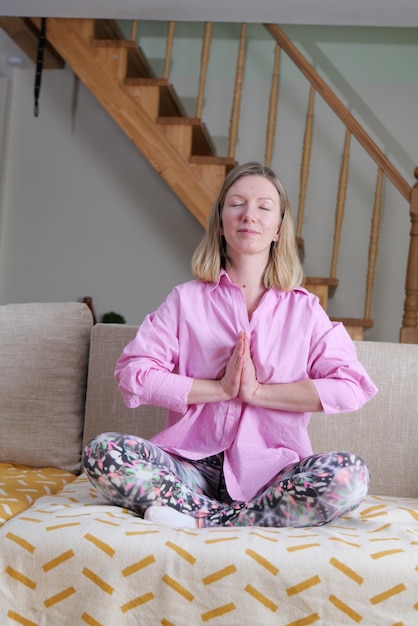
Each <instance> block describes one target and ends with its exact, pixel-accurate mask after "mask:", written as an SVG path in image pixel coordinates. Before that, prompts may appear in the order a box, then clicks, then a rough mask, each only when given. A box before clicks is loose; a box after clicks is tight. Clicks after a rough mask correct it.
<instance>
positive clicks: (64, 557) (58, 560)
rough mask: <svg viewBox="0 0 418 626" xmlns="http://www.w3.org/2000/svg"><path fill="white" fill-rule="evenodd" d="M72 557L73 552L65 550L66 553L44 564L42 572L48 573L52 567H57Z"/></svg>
mask: <svg viewBox="0 0 418 626" xmlns="http://www.w3.org/2000/svg"><path fill="white" fill-rule="evenodd" d="M74 556H75V554H74V551H73V550H67V551H66V552H63V553H62V554H59V555H58V556H57V557H55V559H51V560H50V561H48V562H47V563H44V564H43V565H42V569H43V570H44V572H49V571H50V570H51V569H54V567H58V565H62V564H63V563H65V561H68V560H69V559H72V558H73V557H74Z"/></svg>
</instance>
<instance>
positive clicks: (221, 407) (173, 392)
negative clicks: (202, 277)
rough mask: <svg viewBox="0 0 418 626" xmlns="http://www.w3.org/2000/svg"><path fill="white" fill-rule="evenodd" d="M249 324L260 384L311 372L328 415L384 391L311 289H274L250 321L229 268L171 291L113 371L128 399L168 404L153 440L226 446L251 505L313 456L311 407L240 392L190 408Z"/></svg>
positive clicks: (230, 467) (169, 447)
mask: <svg viewBox="0 0 418 626" xmlns="http://www.w3.org/2000/svg"><path fill="white" fill-rule="evenodd" d="M241 330H244V331H245V332H246V334H247V336H248V338H249V343H250V350H251V354H252V358H253V361H254V365H255V368H256V373H257V379H258V381H259V382H260V383H263V384H269V383H289V382H294V381H298V380H301V379H307V378H310V379H311V380H312V381H313V383H314V385H315V387H316V389H317V392H318V395H319V398H320V400H321V403H322V406H323V409H324V412H325V413H326V414H331V413H342V412H344V411H353V410H356V409H359V408H360V407H361V406H362V405H363V404H364V403H365V402H367V401H368V400H370V398H372V397H373V396H374V395H375V394H376V392H377V389H376V387H375V385H374V384H373V382H372V381H371V380H370V378H369V376H368V375H367V373H366V371H365V370H364V368H363V366H362V365H361V364H360V363H359V361H358V360H357V355H356V351H355V347H354V344H353V342H352V341H351V339H350V337H349V335H348V333H347V331H346V330H345V328H344V326H343V325H342V324H340V323H333V322H331V321H330V319H329V318H328V316H327V315H326V313H325V312H324V310H323V309H322V307H321V305H320V304H319V301H318V298H317V297H316V296H314V295H312V294H310V293H309V292H307V291H306V290H305V289H303V288H297V289H294V290H292V291H289V292H284V291H280V290H275V289H268V290H267V291H266V292H265V294H264V295H263V298H262V300H261V302H260V304H259V305H258V307H257V309H256V311H254V313H253V315H252V317H251V320H249V319H248V313H247V308H246V304H245V301H244V297H243V294H242V293H241V290H240V289H239V287H237V286H236V285H234V284H233V283H232V282H231V281H230V279H229V276H228V275H227V273H226V272H224V271H222V272H221V275H220V278H219V281H218V282H217V283H203V282H198V281H190V282H187V283H184V284H182V285H179V286H177V287H175V288H174V289H173V291H172V292H171V293H170V294H169V296H168V297H167V299H166V301H165V302H164V303H163V304H162V305H161V306H160V307H159V308H158V309H157V310H156V311H155V312H154V313H152V314H151V315H148V316H147V317H146V318H145V320H144V322H143V323H142V324H141V326H140V327H139V330H138V333H137V335H136V338H135V339H134V340H133V341H131V342H130V343H129V344H128V345H127V346H126V348H125V349H124V350H123V352H122V355H121V357H120V358H119V360H118V362H117V365H116V370H115V377H116V379H117V381H118V383H119V389H120V391H121V394H122V397H123V399H124V402H125V404H126V405H127V406H128V407H131V408H135V407H138V406H140V405H142V404H151V405H156V406H161V407H166V408H167V409H168V418H167V425H166V428H165V430H163V431H162V432H161V433H159V434H158V435H155V436H154V437H153V438H152V441H153V442H154V443H156V444H158V445H159V446H161V447H162V448H163V449H164V450H166V451H167V452H171V453H175V454H177V455H179V456H182V457H184V458H188V459H201V458H204V457H207V456H210V455H213V454H217V453H219V452H221V451H224V453H225V455H224V473H225V481H226V486H227V489H228V492H229V494H230V496H231V497H232V498H233V499H235V500H241V501H246V500H249V499H250V498H252V497H253V496H254V495H255V494H256V493H257V492H258V491H259V490H260V489H261V488H262V487H263V486H264V485H266V483H268V482H269V481H271V480H272V479H273V478H274V476H275V475H276V474H277V473H278V472H279V471H280V470H281V469H282V468H283V467H285V466H286V465H288V464H289V463H293V462H297V461H299V460H300V459H302V458H304V457H306V456H308V455H310V454H312V447H311V443H310V440H309V436H308V432H307V425H308V422H309V419H310V415H311V414H310V413H296V412H292V411H279V410H275V409H265V408H259V407H256V406H251V405H247V404H245V403H243V402H242V401H241V400H239V399H238V398H235V399H233V400H229V401H223V402H213V403H206V404H187V397H188V394H189V392H190V388H191V386H192V382H193V379H194V378H201V379H212V380H213V379H219V378H221V377H222V375H223V373H224V369H225V366H226V363H227V361H228V359H229V357H230V355H231V353H232V350H233V348H234V346H235V344H236V342H237V337H238V333H239V332H240V331H241Z"/></svg>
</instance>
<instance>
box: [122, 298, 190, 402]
mask: <svg viewBox="0 0 418 626" xmlns="http://www.w3.org/2000/svg"><path fill="white" fill-rule="evenodd" d="M179 306H180V303H179V298H178V296H177V297H176V294H175V293H173V292H172V293H171V294H170V295H169V297H168V298H167V300H166V301H165V302H164V303H163V304H162V305H161V306H160V307H159V308H158V309H157V311H155V312H154V313H152V314H151V315H148V316H147V317H146V318H145V320H144V321H143V323H142V324H141V326H140V327H139V329H138V332H137V334H136V337H135V339H133V340H132V341H131V342H130V343H129V344H128V345H127V346H126V347H125V348H124V350H123V352H122V354H121V356H120V357H119V359H118V361H117V363H116V367H115V379H116V381H117V382H118V388H119V391H120V393H121V395H122V398H123V401H124V403H125V405H126V406H127V407H129V408H136V407H138V406H141V405H143V404H150V405H154V406H160V407H163V408H167V409H170V410H172V411H175V412H177V413H180V414H184V413H185V412H186V410H187V398H188V395H189V392H190V389H191V386H192V383H193V379H192V378H190V377H188V376H182V375H180V374H177V373H176V371H175V369H176V363H177V361H178V352H179V344H178V338H177V335H176V327H177V323H178V313H179V311H178V308H179Z"/></svg>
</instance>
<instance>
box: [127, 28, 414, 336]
mask: <svg viewBox="0 0 418 626" xmlns="http://www.w3.org/2000/svg"><path fill="white" fill-rule="evenodd" d="M263 26H264V28H265V30H266V31H267V32H268V33H269V34H270V35H271V37H272V38H273V39H274V41H275V42H276V45H275V48H274V58H273V70H272V77H271V87H270V99H269V110H268V115H267V126H266V145H265V158H264V161H265V163H266V164H267V165H270V164H271V161H272V153H273V146H274V141H275V132H276V116H277V109H278V93H279V82H280V57H281V51H282V50H283V51H284V52H285V53H286V55H287V56H288V57H289V58H290V59H291V61H293V63H294V64H295V65H296V67H297V68H298V69H299V70H300V72H302V74H303V75H304V76H305V77H306V79H307V80H308V81H309V83H310V85H311V87H310V94H309V102H308V110H307V114H306V125H305V135H304V142H303V150H302V158H301V171H300V190H299V204H298V211H297V237H298V239H299V241H300V242H302V243H301V245H302V247H303V233H302V229H303V221H304V214H305V202H306V194H307V186H308V179H309V169H310V161H311V151H312V139H313V124H314V101H315V96H316V94H319V95H320V96H321V97H322V98H323V100H324V101H325V102H326V103H327V105H328V106H329V107H330V108H331V109H332V111H333V112H334V113H335V114H336V115H337V116H338V118H339V119H340V120H341V122H342V123H343V124H344V126H345V128H346V133H345V142H344V150H343V154H342V160H341V168H340V176H339V185H338V192H337V202H336V208H335V217H334V223H335V228H334V236H333V250H332V256H331V267H330V272H329V277H328V281H329V286H330V288H331V289H332V288H333V287H335V286H336V285H337V284H338V279H337V266H338V258H339V250H340V241H341V232H342V225H343V220H344V213H345V204H346V191H347V184H348V176H349V159H350V144H351V137H354V138H355V139H356V140H357V141H358V143H359V144H360V145H361V146H362V147H363V149H364V150H365V151H366V152H367V154H368V155H369V157H370V158H371V159H372V160H373V161H374V163H375V164H376V166H377V177H376V185H375V192H374V205H373V210H372V217H371V227H370V235H369V254H368V264H367V272H366V280H365V297H364V313H363V318H364V319H363V320H362V325H363V327H365V328H367V327H369V326H371V325H372V322H371V320H370V311H371V303H372V295H373V287H374V279H375V269H376V260H377V252H378V242H379V227H380V219H381V201H382V186H383V180H384V177H386V178H387V179H388V180H389V181H390V182H391V183H392V184H393V185H394V187H395V189H396V190H397V191H398V192H399V193H400V195H401V196H402V197H403V198H404V199H405V200H406V202H407V203H408V204H409V206H410V219H411V232H410V243H409V258H408V266H407V274H406V283H405V290H406V293H405V302H404V316H403V320H402V328H401V331H400V341H401V342H413V343H418V324H417V315H418V183H417V184H416V185H415V187H411V185H409V183H408V182H407V181H406V180H405V178H404V177H403V176H402V175H401V174H400V172H399V171H398V169H397V168H396V167H395V166H394V165H393V164H392V163H391V161H390V160H389V159H388V158H387V157H386V156H385V154H384V153H383V152H382V150H381V149H380V148H379V147H378V146H377V144H376V143H375V142H374V141H373V140H372V138H371V137H370V136H369V135H368V133H367V132H366V131H365V129H364V128H363V127H362V126H361V125H360V124H359V123H358V121H357V120H356V119H355V118H354V117H353V115H352V114H351V113H350V112H349V110H348V109H347V107H346V106H345V105H344V104H343V103H342V102H341V101H340V100H339V99H338V97H337V96H336V95H335V93H334V92H333V91H332V89H330V87H329V86H328V85H327V84H326V83H325V81H324V80H323V79H322V78H321V76H320V75H319V74H318V72H316V70H315V69H314V68H313V67H312V66H311V65H310V64H309V63H308V61H307V60H306V59H305V57H304V56H303V55H302V53H301V52H300V51H299V50H298V48H297V47H296V46H295V45H294V44H293V43H292V41H291V40H290V39H289V38H288V37H287V35H286V34H285V33H284V32H283V30H282V29H281V28H280V27H279V26H277V25H275V24H264V25H263ZM137 28H138V25H137V23H134V24H133V28H132V33H133V35H132V37H133V38H135V40H136V39H137ZM174 29H175V25H174V23H172V22H170V23H169V28H168V37H167V48H166V50H167V53H166V58H165V65H164V67H165V73H164V77H165V78H168V76H169V70H168V68H169V67H170V54H171V50H172V44H173V37H174ZM211 37H212V24H211V23H206V24H205V30H204V38H203V44H202V53H201V66H200V80H199V91H198V96H197V106H196V116H197V117H201V115H202V103H203V100H204V89H205V81H206V72H207V66H208V59H209V56H210V47H211ZM246 39H247V25H246V24H242V25H241V30H240V40H239V46H238V55H237V60H236V76H235V88H234V93H233V102H232V105H231V116H230V124H229V140H228V152H227V156H228V157H230V158H235V155H236V144H237V138H238V136H239V125H240V108H241V99H242V86H243V81H244V74H245V62H246ZM415 176H416V178H417V180H418V168H417V169H416V171H415ZM345 321H346V322H347V323H349V322H354V320H345Z"/></svg>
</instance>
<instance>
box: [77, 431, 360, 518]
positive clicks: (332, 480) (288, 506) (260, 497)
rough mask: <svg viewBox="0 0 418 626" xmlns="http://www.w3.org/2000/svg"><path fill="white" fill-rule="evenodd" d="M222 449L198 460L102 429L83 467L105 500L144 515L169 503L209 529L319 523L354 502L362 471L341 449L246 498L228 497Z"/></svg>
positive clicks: (286, 473) (286, 471)
mask: <svg viewBox="0 0 418 626" xmlns="http://www.w3.org/2000/svg"><path fill="white" fill-rule="evenodd" d="M222 467H223V453H221V454H217V455H214V456H211V457H208V458H206V459H202V460H199V461H191V460H187V459H183V458H180V457H177V456H175V455H172V454H168V453H167V452H165V451H164V450H162V449H161V448H159V447H158V446H156V445H155V444H153V443H151V442H150V441H147V440H145V439H141V438H140V437H134V436H130V435H124V434H120V433H104V434H102V435H99V436H98V437H96V438H95V439H93V440H92V441H91V442H90V443H89V444H88V445H87V446H86V448H85V453H84V469H85V472H86V474H87V476H88V478H89V479H90V481H91V483H92V484H93V485H94V486H95V487H97V488H98V489H99V490H100V492H101V493H102V494H103V496H104V498H105V499H106V500H107V501H108V502H110V503H111V504H114V505H116V506H122V507H125V508H127V509H130V510H132V511H135V512H136V513H138V514H139V515H141V516H143V514H144V512H145V511H146V509H147V508H148V507H150V506H162V505H164V506H170V507H173V508H174V509H176V510H177V511H180V512H181V513H187V514H189V515H191V516H192V517H194V518H196V519H197V521H198V525H199V526H200V527H208V526H270V527H279V526H293V527H299V528H300V527H304V526H320V525H322V524H327V523H328V522H330V521H332V520H334V519H336V518H338V517H340V516H341V515H344V514H345V513H347V512H348V511H351V510H353V509H355V508H357V506H358V505H359V504H360V502H361V500H362V499H363V498H364V496H365V495H366V493H367V489H368V485H369V471H368V469H367V466H366V464H365V463H364V461H363V460H362V459H361V458H359V457H358V456H355V455H354V454H350V453H348V452H331V453H327V454H315V455H312V456H310V457H307V458H305V459H303V460H302V461H300V462H299V463H294V464H291V465H288V466H287V467H285V468H284V469H282V470H281V471H280V472H279V473H278V474H277V476H276V477H275V478H274V480H273V481H271V483H270V484H269V485H268V486H266V487H265V488H263V489H262V490H261V491H260V492H259V493H258V494H257V495H256V496H255V497H254V498H252V499H251V500H249V501H248V502H236V501H232V500H231V498H230V497H229V495H228V492H227V490H226V486H225V480H224V475H223V469H222Z"/></svg>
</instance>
